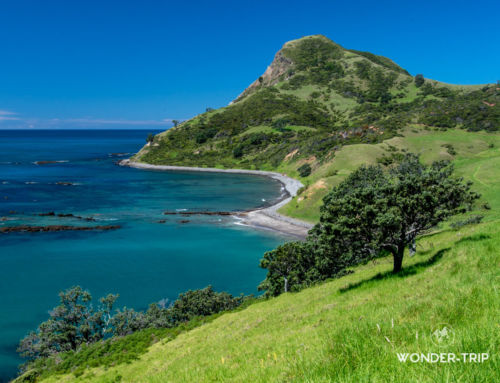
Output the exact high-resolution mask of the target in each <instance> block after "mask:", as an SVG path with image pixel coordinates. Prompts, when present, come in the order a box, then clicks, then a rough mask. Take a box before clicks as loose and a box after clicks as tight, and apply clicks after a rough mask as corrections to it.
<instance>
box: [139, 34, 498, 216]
mask: <svg viewBox="0 0 500 383" xmlns="http://www.w3.org/2000/svg"><path fill="white" fill-rule="evenodd" d="M499 129H500V88H499V87H498V86H497V85H494V84H489V85H484V86H480V85H478V86H461V85H450V84H444V83H440V82H438V81H434V80H429V79H424V80H423V84H419V83H417V82H416V80H415V78H414V77H413V76H411V75H410V74H409V73H408V72H407V71H406V70H404V69H403V68H401V67H399V66H398V65H397V64H395V63H394V62H393V61H391V60H390V59H388V58H385V57H382V56H377V55H374V54H372V53H369V52H360V51H356V50H348V49H344V48H343V47H341V46H340V45H338V44H336V43H334V42H333V41H331V40H329V39H328V38H326V37H324V36H320V35H317V36H308V37H304V38H302V39H298V40H294V41H290V42H288V43H286V44H285V45H284V46H283V48H282V49H281V50H280V51H279V52H278V53H277V54H276V56H275V58H274V60H273V62H272V63H271V65H270V66H269V67H268V68H267V70H266V71H265V72H264V74H263V75H262V76H261V77H259V79H257V80H256V81H255V82H254V83H252V84H251V85H250V86H249V87H248V88H247V89H246V90H245V91H244V92H243V93H242V94H241V95H240V96H239V97H238V98H237V99H236V100H235V101H234V102H233V103H232V104H231V105H229V106H227V107H224V108H221V109H218V110H209V111H207V112H206V113H203V114H200V115H198V116H196V117H194V118H193V119H191V120H189V121H186V122H183V123H181V124H180V125H179V126H177V127H176V128H173V129H170V130H169V131H167V132H164V133H161V134H159V135H157V136H156V137H155V138H154V141H153V142H152V143H151V144H149V145H146V146H145V147H144V148H143V149H142V150H141V151H140V152H139V153H138V154H137V155H136V156H135V158H134V159H135V160H137V161H143V162H148V163H153V164H168V165H186V166H201V167H203V166H206V167H219V168H245V169H261V170H277V171H280V172H283V173H286V174H287V175H290V176H292V177H296V178H300V177H299V172H298V170H297V169H298V168H299V167H300V166H301V165H303V164H304V163H308V164H310V166H311V168H312V174H311V175H310V176H308V177H306V178H305V179H302V181H303V182H305V183H306V184H308V185H309V189H308V190H307V191H306V192H305V193H304V194H303V195H301V196H299V197H298V198H297V199H296V200H295V201H294V202H293V203H291V204H290V205H288V206H287V207H285V208H284V209H282V213H284V214H287V215H290V216H294V217H297V218H301V219H305V220H308V221H312V222H314V221H316V220H317V218H318V208H319V205H320V203H321V198H322V196H323V195H324V194H325V192H326V190H327V188H328V187H330V186H332V185H335V184H336V183H338V182H339V181H340V180H341V179H342V178H343V177H345V176H346V174H347V173H348V172H349V171H352V170H353V169H355V168H356V167H357V166H359V164H361V163H373V162H376V161H377V160H380V161H386V162H387V161H390V158H391V157H393V156H394V155H397V153H396V152H402V151H403V150H407V151H414V152H419V153H422V155H423V158H424V160H427V161H431V160H433V159H437V158H449V159H454V160H457V164H459V166H463V167H464V168H466V167H467V166H469V164H467V163H462V160H463V159H465V158H469V157H473V156H482V155H483V154H481V153H482V152H483V151H485V150H487V149H488V145H490V144H494V145H497V146H498V144H500V143H499V142H498V136H489V135H488V134H485V133H492V134H494V133H495V132H498V131H499ZM469 141H471V142H472V144H470V143H469ZM443 145H453V148H454V149H449V150H448V149H447V147H446V146H443ZM394 151H396V152H394ZM495 153H497V152H494V151H490V152H489V154H487V155H496V154H495ZM474 161H476V160H474ZM474 161H473V162H474Z"/></svg>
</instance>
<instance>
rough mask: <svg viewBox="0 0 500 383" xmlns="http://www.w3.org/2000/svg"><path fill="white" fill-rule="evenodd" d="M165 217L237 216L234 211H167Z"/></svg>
mask: <svg viewBox="0 0 500 383" xmlns="http://www.w3.org/2000/svg"><path fill="white" fill-rule="evenodd" d="M163 214H165V215H176V214H179V215H182V216H183V217H188V216H190V215H233V214H237V213H236V212H232V211H166V212H164V213H163Z"/></svg>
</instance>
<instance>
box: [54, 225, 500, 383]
mask: <svg viewBox="0 0 500 383" xmlns="http://www.w3.org/2000/svg"><path fill="white" fill-rule="evenodd" d="M417 250H418V252H417V255H416V256H414V257H413V258H407V259H406V260H405V265H404V266H405V271H404V272H403V273H402V274H400V275H397V276H394V275H392V274H391V273H390V270H391V266H392V264H391V259H388V258H387V259H381V260H378V261H377V262H375V263H369V264H367V265H364V266H361V267H358V268H356V269H355V272H354V273H353V274H351V275H348V276H346V277H343V278H340V279H337V280H333V281H331V282H327V283H324V284H322V285H319V286H316V287H313V288H309V289H306V290H304V291H302V292H300V293H295V294H290V293H288V294H284V295H282V296H280V297H278V298H274V299H270V300H267V301H264V302H261V303H257V304H254V305H251V306H250V307H248V308H246V309H245V310H243V311H240V312H237V313H231V314H226V315H223V316H222V317H220V318H218V319H216V320H215V321H213V322H211V323H209V324H206V325H203V326H201V327H198V328H196V329H194V330H192V331H190V332H188V333H185V334H182V335H179V336H178V337H177V338H176V339H174V340H172V341H170V342H166V341H160V342H158V343H157V344H155V345H154V346H152V347H151V348H150V350H149V351H148V352H147V353H146V354H144V355H143V356H142V357H141V358H140V359H139V360H138V361H135V362H133V363H131V364H126V365H119V366H117V367H112V368H109V369H102V368H97V369H91V370H89V371H87V372H86V373H85V374H84V375H82V376H80V377H78V378H76V377H75V376H74V375H67V376H57V377H52V378H50V379H48V380H46V381H47V382H73V381H75V382H102V383H104V382H117V381H122V382H151V383H156V382H315V383H319V382H356V383H359V382H419V383H423V382H433V383H435V382H467V383H469V382H495V381H499V379H500V359H499V356H498V351H499V349H500V323H499V321H498V320H499V318H500V296H499V290H498V288H499V282H500V280H499V277H500V274H499V272H498V266H499V264H500V251H499V250H500V226H499V221H492V222H488V223H484V224H480V225H475V226H469V227H462V228H460V229H459V230H448V231H444V232H440V233H436V234H434V235H429V236H427V237H424V238H422V239H421V240H420V241H419V242H418V247H417ZM442 324H446V325H448V327H450V326H451V328H452V329H453V330H454V339H453V341H452V342H451V343H450V344H448V345H446V346H442V345H441V346H438V345H436V344H434V343H433V339H431V333H432V330H433V328H434V327H435V326H441V325H442ZM472 352H474V353H488V354H489V359H488V360H487V361H485V362H484V363H463V362H460V363H437V364H432V363H409V362H407V363H403V362H400V361H399V360H398V356H397V353H424V354H425V353H455V354H457V355H460V354H461V353H472ZM460 357H462V356H460Z"/></svg>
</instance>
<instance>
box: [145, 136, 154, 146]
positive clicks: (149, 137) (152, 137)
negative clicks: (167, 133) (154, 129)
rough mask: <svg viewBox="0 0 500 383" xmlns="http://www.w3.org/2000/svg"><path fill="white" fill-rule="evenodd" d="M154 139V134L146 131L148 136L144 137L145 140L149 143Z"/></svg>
mask: <svg viewBox="0 0 500 383" xmlns="http://www.w3.org/2000/svg"><path fill="white" fill-rule="evenodd" d="M154 140H155V136H154V134H153V133H148V136H147V137H146V142H147V143H148V144H150V145H151V144H152V143H153V141H154Z"/></svg>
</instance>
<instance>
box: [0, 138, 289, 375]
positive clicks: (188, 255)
mask: <svg viewBox="0 0 500 383" xmlns="http://www.w3.org/2000/svg"><path fill="white" fill-rule="evenodd" d="M152 132H154V131H153V130H152ZM146 135H147V132H146V131H144V130H141V131H134V130H120V131H117V130H113V131H111V130H109V131H105V130H78V131H74V130H73V131H69V130H50V131H41V130H31V131H27V130H26V131H19V130H17V131H7V130H0V227H5V226H15V225H19V224H28V225H52V224H67V225H85V224H101V225H110V224H112V225H121V226H122V228H121V229H119V230H113V231H102V232H53V233H16V234H0V382H1V381H5V380H7V379H8V378H9V377H12V376H13V375H14V374H15V372H16V368H17V365H18V364H19V363H20V362H21V360H20V359H19V358H18V356H17V355H16V352H15V349H16V346H17V343H18V341H19V339H20V338H22V337H23V336H24V335H25V334H26V333H27V332H28V331H30V330H32V329H34V328H35V327H36V325H37V324H38V323H40V322H41V321H44V320H46V319H47V317H48V314H47V312H48V310H49V309H50V308H52V307H54V306H55V305H57V303H58V297H57V293H58V292H59V291H60V290H62V289H66V288H69V287H71V286H74V285H80V286H82V287H84V288H86V289H89V290H90V291H91V293H92V294H93V296H94V298H97V297H99V296H102V295H105V294H107V293H119V294H120V299H119V300H118V302H117V304H118V306H127V307H134V308H136V309H143V308H146V307H147V305H148V304H149V303H151V302H157V301H159V300H161V299H163V298H168V299H171V300H172V299H175V298H176V296H177V295H178V294H179V293H180V292H182V291H185V290H188V289H197V288H202V287H205V286H207V285H209V284H212V285H213V286H214V288H215V289H216V290H224V291H229V292H230V293H233V294H239V293H245V294H249V293H256V292H257V290H256V286H257V285H258V283H259V282H260V281H261V280H262V279H263V278H264V276H265V272H264V271H263V270H261V269H259V267H258V263H259V259H260V258H261V256H262V254H263V253H264V252H265V251H267V250H270V249H272V248H274V247H276V246H277V245H278V244H279V243H282V242H283V241H284V240H285V239H284V238H283V237H279V236H277V235H276V234H273V233H271V232H265V231H258V230H253V229H250V228H247V227H244V226H240V225H237V224H236V222H235V221H234V219H233V218H230V217H229V218H221V217H219V216H207V217H189V218H186V217H179V216H165V215H163V214H162V213H163V212H164V211H166V210H178V211H182V209H187V210H211V211H217V210H224V211H227V210H239V209H248V208H255V207H258V206H262V205H266V204H269V203H272V202H273V201H274V200H276V199H277V198H279V196H280V194H281V192H282V190H281V185H280V184H279V183H277V182H276V181H273V180H270V179H268V178H264V177H257V176H248V175H234V174H213V173H190V172H155V171H145V170H137V169H131V168H125V167H120V166H117V165H116V163H115V162H116V161H118V160H120V159H122V158H127V157H128V156H130V155H131V154H132V153H134V152H136V151H137V150H138V149H139V148H140V147H141V146H142V144H143V143H144V142H145V137H146ZM37 161H58V162H55V163H47V164H38V165H37V164H36V162H37ZM51 211H53V212H55V213H56V214H57V213H62V214H74V215H78V216H82V217H93V218H95V219H96V220H97V221H96V222H95V223H86V222H83V221H82V220H78V219H74V218H58V217H50V216H48V217H42V216H39V215H38V214H40V213H47V212H51ZM163 219H166V222H165V223H158V221H159V220H163ZM180 220H189V221H190V222H188V223H180Z"/></svg>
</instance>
